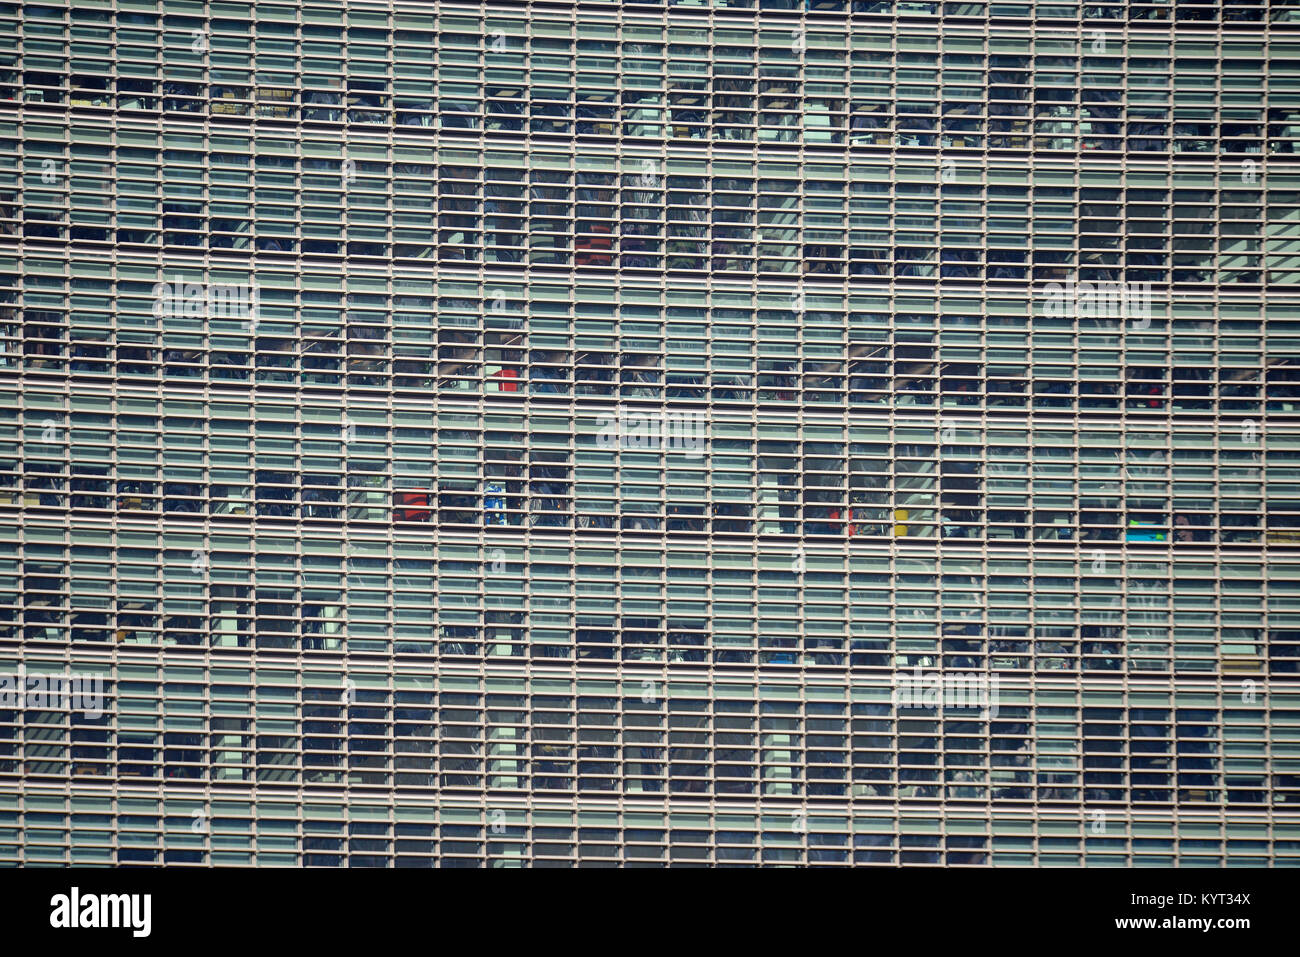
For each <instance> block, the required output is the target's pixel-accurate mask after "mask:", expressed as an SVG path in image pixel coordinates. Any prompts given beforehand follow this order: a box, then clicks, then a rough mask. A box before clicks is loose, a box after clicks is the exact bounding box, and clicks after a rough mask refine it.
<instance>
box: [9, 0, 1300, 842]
mask: <svg viewBox="0 0 1300 957" xmlns="http://www.w3.org/2000/svg"><path fill="white" fill-rule="evenodd" d="M1297 137H1300V5H1295V4H1291V3H1280V2H1274V3H1268V4H1266V3H1262V2H1261V3H1253V4H1247V3H1242V4H1234V5H1232V6H1231V7H1223V8H1221V7H1220V6H1218V5H1207V4H1184V3H1177V4H1169V3H1151V4H1142V3H1128V4H1118V3H1082V4H1079V3H1060V4H1045V3H1040V4H1036V5H1034V4H974V3H932V2H911V3H907V2H898V3H888V2H886V3H875V2H870V3H869V2H863V0H853V2H847V0H799V2H794V0H788V2H769V0H730V2H728V0H712V2H709V3H705V2H702V0H701V2H696V3H669V4H658V5H654V4H639V3H635V2H627V3H622V4H614V3H595V2H592V3H588V2H578V3H555V2H541V0H538V2H533V3H530V4H514V3H511V4H506V3H501V4H496V3H488V4H461V3H450V2H448V3H437V4H434V5H432V6H431V7H430V6H429V5H418V4H407V3H401V2H399V3H388V4H380V3H363V2H352V3H348V4H345V5H337V4H318V3H312V2H307V3H300V4H274V3H258V4H256V6H254V5H253V4H251V3H248V4H241V3H224V2H208V3H201V2H173V0H167V2H154V0H116V2H109V0H105V2H102V3H78V4H76V5H75V6H74V7H68V6H61V5H58V4H53V3H47V4H39V5H38V4H27V5H22V4H13V3H9V4H6V3H0V676H3V675H7V674H13V673H16V672H17V671H18V669H19V668H20V667H21V668H22V669H23V673H24V674H25V675H27V676H59V675H68V674H73V675H81V676H95V677H96V678H99V679H102V688H103V703H102V709H97V710H98V711H100V712H102V713H96V714H93V715H92V714H90V713H88V712H86V711H77V710H76V709H75V708H70V707H58V706H57V705H58V702H55V703H54V704H51V703H49V702H48V701H47V702H41V701H39V700H38V701H35V702H32V701H28V700H24V701H19V702H17V703H16V704H6V703H5V701H3V700H0V863H47V862H53V863H59V862H63V863H72V864H86V863H180V864H197V865H205V864H270V865H279V864H298V865H321V866H349V865H350V866H428V865H431V864H436V865H443V866H485V865H486V866H510V865H517V864H521V863H522V864H530V863H531V864H536V865H539V866H540V865H552V864H559V865H563V864H566V863H567V864H574V863H580V864H608V863H615V864H627V865H632V864H664V863H678V864H685V863H703V864H718V865H723V864H746V863H748V864H827V865H834V864H840V865H849V864H928V865H947V866H986V865H1000V864H1012V865H1034V864H1041V865H1066V866H1070V865H1105V864H1115V865H1153V864H1154V865H1172V864H1178V865H1209V866H1225V865H1233V864H1244V865H1255V866H1260V865H1263V866H1272V865H1276V866H1288V865H1290V866H1295V865H1296V864H1298V863H1300V684H1297V675H1298V674H1300V548H1297V545H1298V544H1300V418H1298V417H1297V415H1296V413H1297V403H1300V308H1298V305H1297V304H1298V299H1297V295H1296V292H1295V291H1294V290H1292V289H1291V288H1290V287H1291V286H1292V285H1294V284H1296V283H1297V282H1300V163H1297V162H1296V161H1295V160H1294V159H1293V157H1292V155H1291V154H1293V153H1294V152H1295V147H1296V140H1297ZM909 673H917V674H921V673H924V674H926V675H939V676H943V675H953V676H958V675H960V676H972V675H973V676H976V677H977V678H979V679H980V680H981V681H984V682H994V685H993V687H994V691H995V692H996V707H995V708H986V709H983V710H981V709H978V708H976V709H972V708H968V707H960V706H957V707H943V706H928V707H927V706H921V707H910V706H906V705H905V704H901V703H900V701H899V698H898V693H897V692H898V678H899V675H900V674H909Z"/></svg>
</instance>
